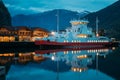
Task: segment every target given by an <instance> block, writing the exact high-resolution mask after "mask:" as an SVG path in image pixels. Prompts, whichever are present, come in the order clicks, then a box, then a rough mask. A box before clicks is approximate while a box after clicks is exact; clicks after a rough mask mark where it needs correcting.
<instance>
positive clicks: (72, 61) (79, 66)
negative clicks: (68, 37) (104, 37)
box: [36, 47, 114, 72]
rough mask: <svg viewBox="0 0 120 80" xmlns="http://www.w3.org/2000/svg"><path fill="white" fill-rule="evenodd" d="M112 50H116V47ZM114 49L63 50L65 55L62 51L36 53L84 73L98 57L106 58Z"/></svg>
mask: <svg viewBox="0 0 120 80" xmlns="http://www.w3.org/2000/svg"><path fill="white" fill-rule="evenodd" d="M112 49H114V47H113V48H112ZM112 49H111V48H106V47H103V48H98V49H97V48H96V49H95V48H91V49H89V50H86V49H85V50H84V49H83V50H78V49H77V50H76V49H73V50H68V49H64V50H63V49H62V50H63V51H64V53H63V52H60V50H45V51H46V53H47V54H43V52H44V53H45V51H43V52H42V51H40V50H39V51H36V54H41V55H43V56H44V57H47V58H50V59H51V60H52V61H55V62H57V61H58V62H61V61H62V62H64V63H65V64H67V65H68V66H71V70H72V71H74V72H82V71H86V70H87V69H88V68H89V67H88V66H89V65H92V62H93V60H95V59H96V57H97V56H103V57H104V58H105V57H106V55H107V54H108V53H110V52H111V51H112ZM49 51H50V52H49ZM57 51H58V52H57ZM48 53H49V54H48ZM52 53H53V54H52Z"/></svg>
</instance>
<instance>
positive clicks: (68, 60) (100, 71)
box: [0, 47, 120, 80]
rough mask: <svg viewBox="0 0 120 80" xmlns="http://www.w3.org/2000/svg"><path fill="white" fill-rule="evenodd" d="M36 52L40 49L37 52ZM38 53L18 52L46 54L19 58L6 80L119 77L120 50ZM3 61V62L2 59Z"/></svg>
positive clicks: (10, 69)
mask: <svg viewBox="0 0 120 80" xmlns="http://www.w3.org/2000/svg"><path fill="white" fill-rule="evenodd" d="M35 52H36V51H35ZM35 52H27V53H15V54H20V55H22V54H32V55H34V56H42V58H44V59H42V60H39V61H37V60H36V58H34V59H32V60H27V62H24V61H22V59H19V60H18V61H15V59H16V56H15V59H13V61H12V62H11V63H9V64H8V63H7V64H5V65H10V67H9V69H8V72H7V73H6V75H5V78H4V80H67V79H69V80H81V79H82V80H115V79H120V78H119V72H120V69H119V67H120V64H119V60H120V59H119V57H120V53H119V52H120V49H119V48H115V47H112V48H101V49H87V50H71V51H59V52H57V51H56V52H52V53H47V54H40V53H35ZM0 62H1V61H0Z"/></svg>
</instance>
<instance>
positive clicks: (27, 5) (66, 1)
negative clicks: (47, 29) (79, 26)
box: [3, 0, 118, 16]
mask: <svg viewBox="0 0 120 80" xmlns="http://www.w3.org/2000/svg"><path fill="white" fill-rule="evenodd" d="M116 1H118V0H3V2H4V4H5V6H6V7H7V8H8V10H9V12H10V14H11V15H12V16H13V15H16V14H34V13H40V12H44V11H48V10H52V9H68V10H73V11H79V12H81V11H84V10H87V11H90V12H95V11H98V10H100V9H102V8H105V7H106V6H108V5H110V4H112V3H114V2H116Z"/></svg>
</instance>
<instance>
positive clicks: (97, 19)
mask: <svg viewBox="0 0 120 80" xmlns="http://www.w3.org/2000/svg"><path fill="white" fill-rule="evenodd" d="M98 23H99V21H98V17H96V36H97V37H98V36H99V34H98Z"/></svg>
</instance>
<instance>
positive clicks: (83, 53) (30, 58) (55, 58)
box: [0, 47, 114, 77]
mask: <svg viewBox="0 0 120 80" xmlns="http://www.w3.org/2000/svg"><path fill="white" fill-rule="evenodd" d="M113 49H114V48H113ZM42 51H43V52H44V54H43V52H42ZM42 51H41V52H42V53H35V52H30V53H29V52H27V53H4V54H0V65H3V66H4V65H6V64H9V65H11V64H12V65H14V66H15V65H17V66H18V65H23V64H26V65H23V66H24V67H25V66H29V67H35V68H36V67H37V68H39V69H41V68H42V69H44V70H48V71H53V72H57V74H58V77H59V73H61V72H67V71H69V70H71V72H84V71H86V70H88V69H90V67H89V65H92V64H93V60H95V59H96V56H97V55H98V56H104V57H105V56H106V55H107V54H108V53H109V52H111V51H112V49H111V48H105V47H103V48H101V49H100V48H99V49H95V48H93V49H83V50H78V49H74V50H72V49H71V50H63V49H62V52H61V51H60V50H50V52H48V51H47V52H45V51H44V50H42ZM54 51H55V52H54ZM57 51H58V52H57ZM36 52H40V51H36ZM45 53H46V54H45ZM51 53H53V54H51ZM31 62H32V63H31ZM17 66H16V67H17ZM23 66H22V67H23ZM22 67H21V66H20V67H19V68H20V70H22ZM27 68H28V67H27ZM9 69H10V70H9V72H8V74H9V73H10V71H11V69H13V66H11V67H10V68H9ZM6 74H7V73H6Z"/></svg>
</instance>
